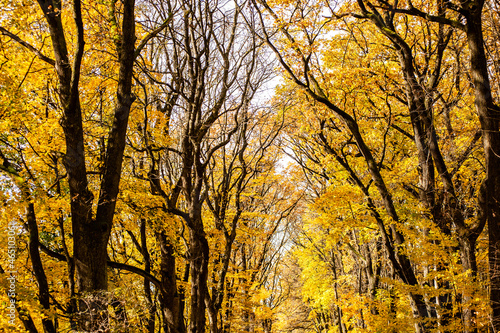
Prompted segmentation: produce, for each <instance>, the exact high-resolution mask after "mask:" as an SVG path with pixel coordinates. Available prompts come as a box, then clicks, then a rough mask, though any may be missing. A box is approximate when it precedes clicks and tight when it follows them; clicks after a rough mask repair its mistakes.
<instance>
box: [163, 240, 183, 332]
mask: <svg viewBox="0 0 500 333" xmlns="http://www.w3.org/2000/svg"><path fill="white" fill-rule="evenodd" d="M157 239H158V240H159V244H160V255H161V263H160V274H161V285H162V288H161V295H160V304H161V310H162V315H163V330H164V331H165V333H184V332H186V327H185V326H184V321H183V320H180V319H181V318H182V314H180V306H181V304H180V295H179V293H178V291H177V273H176V265H175V256H174V249H173V246H172V245H171V244H170V243H169V240H168V239H167V237H166V235H165V234H164V233H159V234H158V235H157Z"/></svg>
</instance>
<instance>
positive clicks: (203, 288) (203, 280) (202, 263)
mask: <svg viewBox="0 0 500 333" xmlns="http://www.w3.org/2000/svg"><path fill="white" fill-rule="evenodd" d="M196 211H199V212H200V213H201V207H200V208H197V209H196V208H194V209H192V211H191V213H190V217H191V222H192V224H191V226H190V229H189V244H190V246H189V256H190V279H191V304H190V311H189V312H190V320H189V329H188V331H189V333H203V332H205V298H206V297H208V290H207V280H208V260H209V247H208V242H207V239H206V235H205V231H204V230H203V222H202V220H201V216H200V214H196Z"/></svg>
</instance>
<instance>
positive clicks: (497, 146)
mask: <svg viewBox="0 0 500 333" xmlns="http://www.w3.org/2000/svg"><path fill="white" fill-rule="evenodd" d="M483 6H484V1H483V0H478V1H474V2H473V3H471V4H470V6H469V8H467V9H468V11H467V15H466V18H467V24H466V32H467V41H468V45H469V50H470V66H471V74H472V79H473V83H474V91H475V106H476V111H477V113H478V115H479V121H480V123H481V129H482V130H483V146H484V154H485V160H486V180H485V189H486V193H485V199H486V218H487V223H488V236H489V248H488V260H489V277H490V306H491V308H492V319H491V320H492V325H493V327H494V331H500V204H499V203H500V132H499V120H500V109H499V107H498V106H496V105H495V104H494V103H493V98H492V95H491V86H490V80H489V76H488V68H487V62H486V54H485V50H484V38H483V32H482V21H481V19H482V9H483Z"/></svg>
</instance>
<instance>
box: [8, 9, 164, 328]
mask: <svg viewBox="0 0 500 333" xmlns="http://www.w3.org/2000/svg"><path fill="white" fill-rule="evenodd" d="M38 4H39V7H40V11H41V12H42V13H43V15H44V24H46V26H45V28H46V29H45V31H44V32H45V33H44V34H43V37H45V35H46V34H49V35H50V40H51V43H52V52H53V57H54V59H52V58H50V57H49V56H46V55H45V54H43V53H42V52H41V51H39V50H38V48H37V47H34V46H32V45H31V44H29V43H28V42H26V41H24V40H23V39H21V38H20V37H19V36H17V35H16V34H14V33H12V32H10V31H9V30H7V29H6V28H4V27H1V28H0V31H1V33H2V35H3V36H7V37H8V38H10V39H12V40H14V41H16V42H17V43H19V44H20V45H22V46H23V47H24V48H25V49H26V50H28V51H30V52H32V53H33V54H34V55H36V56H37V57H38V58H39V59H40V60H42V61H44V62H45V63H47V64H48V65H50V66H51V67H52V68H53V69H54V70H55V73H56V79H57V82H58V87H57V98H58V101H59V103H58V107H60V109H61V118H60V123H61V127H62V129H63V132H64V143H65V147H66V151H65V153H64V157H63V159H62V162H63V164H64V168H65V170H66V172H67V179H68V180H67V182H68V183H67V184H68V188H69V198H70V199H69V200H70V207H71V223H72V235H73V249H74V253H73V256H72V258H69V257H68V258H67V260H68V261H71V263H70V271H71V272H72V271H73V268H72V267H74V273H75V277H76V287H77V289H78V293H79V295H80V296H82V297H84V296H85V295H86V294H89V295H93V296H91V298H92V299H93V300H92V301H90V303H89V309H88V310H89V311H90V312H95V313H98V312H99V311H101V310H103V309H104V308H105V305H104V304H103V303H102V301H101V300H100V298H99V296H98V295H97V294H98V293H99V292H101V291H106V290H107V283H108V282H107V272H106V271H107V245H108V240H109V235H110V232H111V229H112V226H113V216H114V212H115V206H116V200H117V196H118V190H119V183H120V176H121V165H122V160H123V151H124V148H125V135H126V131H127V124H128V118H129V114H130V109H131V106H132V103H133V101H134V95H133V94H132V73H133V68H134V62H135V59H136V57H137V56H138V55H139V53H140V52H141V49H142V48H143V47H144V46H145V44H146V43H147V42H148V41H149V40H150V39H151V38H153V37H154V36H155V35H156V34H157V33H158V32H159V31H161V30H162V29H163V28H164V27H165V26H166V23H164V24H163V25H160V26H159V27H158V28H156V29H155V30H153V31H151V32H150V33H149V34H147V35H146V36H145V37H144V39H143V40H141V42H140V43H139V44H138V46H137V47H136V46H135V43H136V33H135V25H136V20H135V14H134V9H135V3H134V1H125V2H123V4H118V3H117V2H116V1H114V2H112V3H111V4H110V11H109V17H108V19H109V22H108V23H109V24H110V26H111V36H109V37H110V38H111V39H112V40H114V41H115V54H116V56H117V59H118V66H117V67H118V68H117V73H116V74H115V75H116V80H117V83H116V88H115V89H116V94H115V96H114V98H115V105H114V111H113V112H112V116H111V117H112V120H111V124H110V130H109V133H108V135H107V137H106V140H105V146H104V145H103V146H102V148H103V149H104V150H105V153H104V154H103V155H102V158H103V160H102V165H101V170H100V171H99V173H100V175H101V177H100V180H99V181H98V183H99V185H98V186H99V191H98V199H97V200H94V196H95V195H94V193H93V191H92V189H91V187H90V182H89V172H88V166H87V163H88V161H87V156H88V152H87V151H86V147H85V146H86V144H87V143H88V142H87V140H86V138H85V133H84V130H85V126H84V111H86V110H84V109H83V108H82V102H81V100H82V98H84V97H83V96H82V87H81V77H82V63H83V58H84V56H85V54H86V50H85V27H86V25H85V24H90V23H84V17H83V15H84V14H83V11H82V4H81V2H80V1H74V2H73V4H72V5H71V11H72V14H73V22H72V24H74V27H75V29H76V30H71V29H73V28H72V27H71V26H69V25H68V22H66V20H65V13H66V8H64V7H63V5H62V3H60V2H53V1H42V0H41V1H38ZM120 19H121V22H120V23H118V21H120ZM68 35H74V36H76V37H75V40H74V47H73V49H74V53H73V54H71V55H70V51H69V48H70V47H69V46H68V44H69V43H68V41H67V38H68V37H67V36H68ZM37 42H38V43H40V42H39V41H37ZM87 52H88V51H87ZM84 105H85V104H84ZM103 144H104V142H103ZM58 158H59V156H56V157H55V163H57V159H58ZM9 163H10V161H9V160H8V159H6V158H5V157H4V165H8V164H9ZM10 169H12V168H6V169H5V171H7V172H8V173H10V174H11V175H13V176H14V177H15V173H12V172H10V171H11V170H10ZM19 169H22V167H20V168H19ZM18 171H20V170H18ZM26 199H28V198H25V200H26ZM35 224H36V223H35V222H33V224H30V228H29V230H30V233H31V236H32V237H35V238H36V237H37V232H36V229H35V228H34V226H35ZM34 242H35V243H33V246H34V247H35V248H36V247H37V246H36V243H37V242H38V241H37V240H36V239H35V240H34ZM33 251H35V252H37V251H38V249H33ZM33 254H34V253H33ZM32 260H36V255H35V256H32ZM37 261H38V260H37ZM33 264H34V266H38V265H37V264H35V261H33ZM35 270H36V269H35ZM71 274H72V273H71ZM37 277H38V282H39V284H40V288H42V286H43V285H44V284H45V283H44V282H43V280H44V279H43V277H42V275H41V273H40V274H37ZM96 293H97V294H96ZM94 294H95V295H94ZM94 298H95V299H94ZM42 302H45V301H42ZM45 303H46V302H45ZM45 306H46V305H44V307H45ZM80 306H81V307H85V306H86V305H85V304H84V302H81V303H80ZM80 311H86V309H85V308H81V309H80ZM84 318H85V319H84V320H83V321H82V322H81V323H80V325H81V328H82V329H87V330H91V329H97V326H96V325H104V326H106V323H105V322H101V323H98V322H99V321H101V319H103V318H101V317H100V316H97V320H96V321H93V320H90V319H89V318H93V316H92V313H89V314H88V316H87V317H86V316H84ZM104 321H105V320H104Z"/></svg>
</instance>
